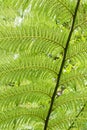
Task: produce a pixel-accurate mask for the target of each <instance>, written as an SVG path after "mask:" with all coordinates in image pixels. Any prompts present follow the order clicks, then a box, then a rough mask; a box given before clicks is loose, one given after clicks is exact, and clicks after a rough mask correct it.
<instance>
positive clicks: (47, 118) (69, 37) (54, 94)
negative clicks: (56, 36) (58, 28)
mask: <svg viewBox="0 0 87 130" xmlns="http://www.w3.org/2000/svg"><path fill="white" fill-rule="evenodd" d="M79 4H80V0H78V1H77V5H76V7H75V13H74V15H73V21H72V26H71V30H70V33H69V36H68V39H67V42H66V46H65V49H64V56H63V60H62V63H61V66H60V70H59V74H58V76H57V82H56V86H55V90H54V92H53V95H52V98H51V104H50V108H49V111H48V115H47V117H46V120H45V126H44V130H46V129H47V126H48V121H49V117H50V114H51V111H52V107H53V103H54V99H55V96H56V93H57V89H58V87H59V82H60V77H61V74H62V70H63V67H64V63H65V58H66V54H67V50H68V46H69V42H70V39H71V36H72V33H73V28H74V24H75V20H76V15H77V11H78V7H79Z"/></svg>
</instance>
